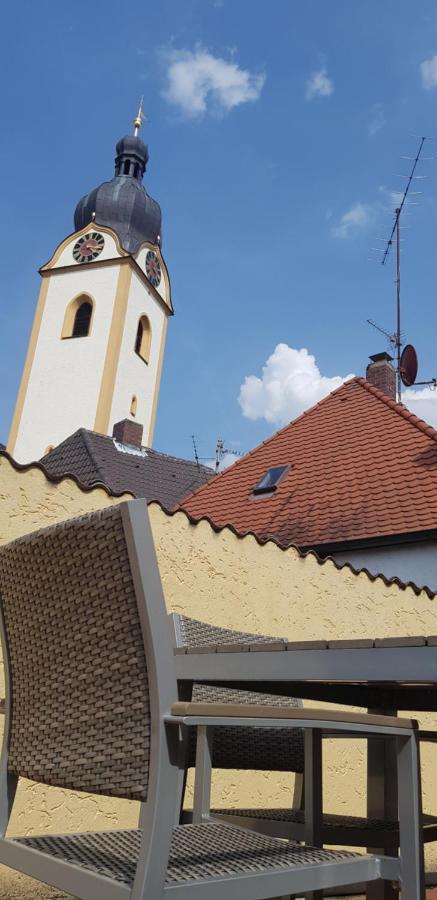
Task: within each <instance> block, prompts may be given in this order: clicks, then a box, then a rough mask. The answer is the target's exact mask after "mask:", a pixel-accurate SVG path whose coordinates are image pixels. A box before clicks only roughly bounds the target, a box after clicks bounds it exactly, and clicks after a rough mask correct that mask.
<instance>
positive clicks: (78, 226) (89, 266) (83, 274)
mask: <svg viewBox="0 0 437 900" xmlns="http://www.w3.org/2000/svg"><path fill="white" fill-rule="evenodd" d="M139 123H140V118H137V119H136V120H135V121H134V125H135V133H134V134H133V135H127V136H126V137H124V138H122V139H121V140H120V141H119V142H118V144H117V147H116V159H115V173H114V177H113V178H112V179H111V180H110V181H107V182H104V183H103V184H102V185H100V186H99V187H97V188H96V189H94V190H93V191H91V192H90V193H89V194H87V195H86V196H85V197H83V198H82V199H81V200H80V201H79V203H78V205H77V207H76V211H75V216H74V224H75V231H74V232H73V234H71V235H69V236H68V237H67V238H65V240H63V241H62V242H61V243H60V244H59V246H58V247H57V249H56V250H55V252H54V254H53V256H52V257H51V259H50V260H49V262H48V263H46V264H45V265H43V266H42V268H41V269H40V273H41V276H42V284H41V290H40V294H39V299H38V304H37V309H36V313H35V319H34V323H33V328H32V332H31V337H30V342H29V347H28V352H27V358H26V362H25V366H24V372H23V376H22V380H21V385H20V389H19V393H18V397H17V402H16V407H15V412H14V416H13V421H12V426H11V431H10V434H9V440H8V444H7V449H8V451H9V452H10V453H11V455H13V456H14V457H15V458H16V459H17V460H18V461H20V462H29V461H31V460H37V459H39V458H40V457H41V456H43V455H44V454H45V453H46V452H48V451H49V450H50V449H51V448H52V447H54V446H56V445H58V444H59V443H60V442H61V441H63V440H64V439H65V438H66V437H68V435H71V434H72V433H73V432H75V431H76V430H77V429H78V428H87V429H90V430H93V431H96V432H99V433H101V434H112V430H113V426H114V424H115V423H116V422H118V421H120V420H124V419H129V418H130V419H132V421H135V422H138V423H139V424H140V425H142V426H143V431H144V438H145V442H146V444H147V445H148V446H150V445H151V444H152V439H153V429H154V423H155V416H156V407H157V400H158V393H159V384H160V377H161V368H162V362H163V355H164V347H165V337H166V328H167V322H168V317H169V316H170V315H172V313H173V308H172V304H171V295H170V282H169V277H168V272H167V268H166V265H165V263H164V260H163V257H162V250H161V237H160V235H161V210H160V207H159V205H158V204H157V203H156V201H155V200H153V199H152V198H151V197H150V196H149V195H148V194H147V192H146V190H145V188H144V186H143V184H142V178H143V175H144V172H145V168H146V164H147V160H148V148H147V146H146V144H144V142H143V141H142V140H141V138H140V137H139V136H138V128H139Z"/></svg>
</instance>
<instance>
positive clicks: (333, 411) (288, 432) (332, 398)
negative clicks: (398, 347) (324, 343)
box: [181, 378, 437, 547]
mask: <svg viewBox="0 0 437 900" xmlns="http://www.w3.org/2000/svg"><path fill="white" fill-rule="evenodd" d="M284 464H290V466H291V468H290V469H289V470H288V472H287V473H286V474H285V476H284V477H283V478H282V480H281V481H280V483H279V485H278V488H277V490H276V491H275V493H274V494H273V495H270V496H268V495H261V496H260V497H254V496H253V493H252V492H253V488H254V487H255V485H256V484H257V482H258V481H259V479H260V478H261V477H262V476H263V475H264V474H265V472H266V471H267V469H269V468H271V467H272V466H279V465H284ZM181 506H182V508H183V509H184V510H185V511H186V512H187V513H188V514H189V516H190V517H191V518H193V519H195V520H198V519H200V518H203V517H207V518H208V519H209V520H210V521H211V522H213V523H214V524H215V525H218V526H223V525H232V526H233V528H234V529H236V530H237V531H238V532H240V533H242V534H246V533H248V532H252V533H254V534H255V535H256V536H257V537H258V538H261V539H267V538H274V539H275V540H276V541H277V542H279V543H280V544H282V545H283V546H288V545H290V544H296V545H297V546H301V547H315V546H320V545H331V544H334V543H339V542H343V541H356V540H360V539H366V538H374V537H384V536H391V535H400V534H406V533H412V532H422V531H426V530H430V529H437V431H436V430H435V429H434V428H432V427H431V426H430V425H427V424H426V422H423V421H422V419H418V417H417V416H415V415H414V414H413V413H411V412H409V410H407V409H406V408H405V407H404V406H402V405H401V404H398V403H395V402H394V400H391V399H390V398H389V397H387V396H386V395H385V394H383V393H382V392H381V391H379V390H378V389H377V388H375V387H373V385H371V384H369V382H367V381H365V379H364V378H353V379H351V380H350V381H348V382H346V383H345V384H343V385H342V386H341V387H340V388H338V389H337V390H336V391H334V392H333V393H332V394H330V395H329V396H328V397H325V399H324V400H321V401H320V403H318V404H317V405H316V406H313V407H312V409H310V410H308V411H307V412H305V413H303V415H301V416H299V418H297V419H295V420H294V421H293V422H291V423H290V424H289V425H286V427H285V428H283V429H281V431H278V432H277V433H276V434H274V435H273V436H272V437H271V438H269V439H268V440H267V441H265V442H264V443H263V444H260V446H259V447H256V448H255V449H254V450H252V451H251V452H250V453H248V454H247V455H246V456H244V457H242V459H240V460H238V461H237V462H236V463H234V465H232V466H230V467H229V469H226V470H225V471H224V472H223V473H221V474H220V475H218V476H217V477H216V478H213V479H212V480H211V481H210V482H208V484H206V485H204V486H203V487H201V488H199V489H198V490H197V491H195V492H194V493H193V494H191V495H190V496H189V497H188V498H186V499H185V500H184V501H182V504H181Z"/></svg>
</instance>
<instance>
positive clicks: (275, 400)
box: [238, 344, 353, 425]
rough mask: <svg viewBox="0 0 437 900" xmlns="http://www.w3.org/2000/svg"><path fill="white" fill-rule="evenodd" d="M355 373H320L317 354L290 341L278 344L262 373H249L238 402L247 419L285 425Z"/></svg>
mask: <svg viewBox="0 0 437 900" xmlns="http://www.w3.org/2000/svg"><path fill="white" fill-rule="evenodd" d="M352 377H353V376H352V375H346V376H345V377H342V376H340V375H335V376H334V377H332V378H328V377H327V376H326V375H322V374H321V373H320V369H319V368H318V366H317V364H316V360H315V358H314V356H312V355H311V353H309V352H308V350H306V349H305V347H303V348H302V349H301V350H296V349H294V347H289V346H288V344H278V345H277V346H276V347H275V349H274V351H273V353H272V354H271V356H269V358H268V360H267V362H266V363H265V364H264V366H263V369H262V375H261V377H258V376H257V375H247V376H246V378H245V379H244V382H243V384H242V385H241V388H240V394H239V397H238V402H239V404H240V406H241V410H242V412H243V415H244V416H246V418H248V419H266V421H267V422H272V423H273V424H275V425H285V424H286V423H287V422H289V421H290V420H291V419H294V418H296V416H298V415H300V413H302V412H303V411H304V410H305V409H308V408H309V407H310V406H313V405H314V404H315V403H318V401H319V400H322V398H323V397H326V395H327V394H329V393H330V392H331V391H334V390H335V389H336V388H338V387H340V385H341V384H343V382H344V381H346V380H347V379H348V378H352Z"/></svg>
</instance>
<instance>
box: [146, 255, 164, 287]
mask: <svg viewBox="0 0 437 900" xmlns="http://www.w3.org/2000/svg"><path fill="white" fill-rule="evenodd" d="M146 275H147V277H148V279H149V281H150V283H151V284H153V287H158V284H159V282H160V281H161V266H160V263H159V259H158V257H157V255H156V253H154V252H153V250H149V251H148V252H147V256H146Z"/></svg>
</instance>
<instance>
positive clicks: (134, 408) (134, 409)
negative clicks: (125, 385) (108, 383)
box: [130, 394, 138, 418]
mask: <svg viewBox="0 0 437 900" xmlns="http://www.w3.org/2000/svg"><path fill="white" fill-rule="evenodd" d="M137 406H138V400H137V398H136V396H135V394H133V396H132V400H131V402H130V414H131V416H133V417H134V418H135V416H136V414H137Z"/></svg>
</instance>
